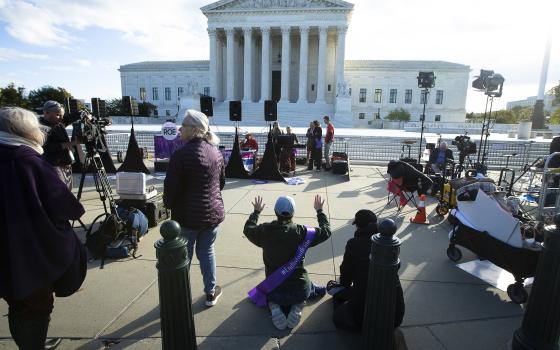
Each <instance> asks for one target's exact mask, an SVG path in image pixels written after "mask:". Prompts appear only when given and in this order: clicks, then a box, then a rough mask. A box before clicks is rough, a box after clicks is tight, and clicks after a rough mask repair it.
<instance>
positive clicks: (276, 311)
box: [268, 302, 288, 330]
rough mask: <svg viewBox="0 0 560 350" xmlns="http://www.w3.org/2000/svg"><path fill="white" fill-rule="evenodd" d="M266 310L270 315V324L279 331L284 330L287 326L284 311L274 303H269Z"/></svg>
mask: <svg viewBox="0 0 560 350" xmlns="http://www.w3.org/2000/svg"><path fill="white" fill-rule="evenodd" d="M268 308H269V309H270V315H271V317H272V324H273V325H274V327H276V328H278V329H279V330H284V329H286V327H287V326H288V321H287V320H286V315H284V311H282V309H281V308H280V305H278V304H276V303H272V302H269V303H268Z"/></svg>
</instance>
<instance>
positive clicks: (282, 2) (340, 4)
mask: <svg viewBox="0 0 560 350" xmlns="http://www.w3.org/2000/svg"><path fill="white" fill-rule="evenodd" d="M353 8H354V5H353V4H351V3H348V2H346V1H341V0H221V1H217V2H214V3H212V4H210V5H207V6H204V7H203V8H201V10H202V12H203V13H204V14H206V13H211V12H229V11H232V12H235V11H251V10H254V11H263V10H265V11H266V10H305V9H309V10H317V9H329V10H333V9H339V10H352V9H353Z"/></svg>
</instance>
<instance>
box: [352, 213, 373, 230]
mask: <svg viewBox="0 0 560 350" xmlns="http://www.w3.org/2000/svg"><path fill="white" fill-rule="evenodd" d="M371 223H377V216H376V215H375V214H374V212H372V211H371V210H368V209H361V210H358V211H357V212H356V215H354V221H353V222H352V225H356V226H357V227H366V226H367V225H369V224H371Z"/></svg>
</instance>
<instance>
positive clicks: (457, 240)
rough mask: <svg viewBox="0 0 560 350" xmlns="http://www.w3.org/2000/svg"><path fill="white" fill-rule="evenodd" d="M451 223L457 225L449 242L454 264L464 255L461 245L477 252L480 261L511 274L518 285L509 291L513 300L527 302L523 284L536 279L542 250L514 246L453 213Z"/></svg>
mask: <svg viewBox="0 0 560 350" xmlns="http://www.w3.org/2000/svg"><path fill="white" fill-rule="evenodd" d="M449 221H450V222H451V223H452V224H453V231H452V233H451V237H450V239H449V247H448V248H447V257H448V258H449V259H450V260H451V261H453V262H457V261H459V260H461V258H462V253H461V250H460V249H459V248H457V246H458V245H460V246H462V247H465V248H467V249H468V250H470V251H472V252H473V253H475V254H476V255H477V256H478V257H479V259H480V260H488V261H490V262H492V263H493V264H494V265H496V266H499V267H501V268H502V269H504V270H506V271H508V272H510V273H511V274H512V275H513V276H514V277H515V283H512V284H510V285H509V286H508V288H507V294H508V296H509V298H510V299H511V301H513V302H514V303H516V304H523V303H524V302H526V301H527V298H528V294H527V291H526V290H525V287H524V286H523V281H524V280H525V279H526V278H529V277H534V276H535V272H536V270H537V263H538V260H539V254H540V250H532V249H528V248H516V247H513V246H511V245H509V244H507V243H505V242H502V241H500V240H498V239H496V238H494V237H492V236H490V235H489V234H488V233H487V232H481V231H477V230H475V229H473V228H471V227H469V226H467V225H464V224H463V223H462V222H461V221H460V220H459V219H457V217H456V216H454V215H453V213H452V214H449Z"/></svg>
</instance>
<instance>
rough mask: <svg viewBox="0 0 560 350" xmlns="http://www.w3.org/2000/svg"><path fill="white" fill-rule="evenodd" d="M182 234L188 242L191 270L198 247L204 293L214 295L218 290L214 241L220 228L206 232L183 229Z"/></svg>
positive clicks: (206, 230) (197, 254) (209, 229)
mask: <svg viewBox="0 0 560 350" xmlns="http://www.w3.org/2000/svg"><path fill="white" fill-rule="evenodd" d="M181 234H182V235H183V237H185V239H186V240H187V257H188V259H189V268H190V266H191V261H192V257H193V253H194V248H195V245H196V257H197V258H198V261H199V262H200V272H201V273H202V281H203V282H204V293H206V294H211V293H214V289H215V288H216V259H215V257H214V241H215V240H216V236H217V235H218V226H215V227H211V228H207V229H204V230H191V229H187V228H184V227H183V228H181Z"/></svg>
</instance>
